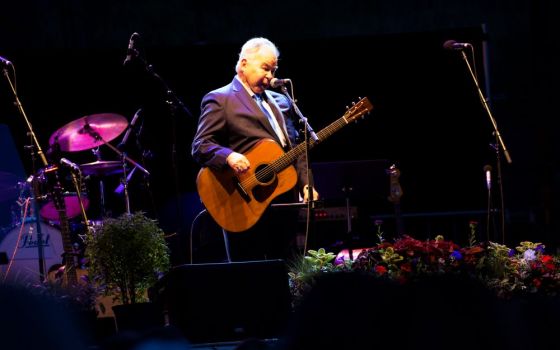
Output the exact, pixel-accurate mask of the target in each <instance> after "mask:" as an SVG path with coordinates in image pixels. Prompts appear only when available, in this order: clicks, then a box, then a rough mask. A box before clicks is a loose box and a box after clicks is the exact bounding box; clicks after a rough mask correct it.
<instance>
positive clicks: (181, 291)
mask: <svg viewBox="0 0 560 350" xmlns="http://www.w3.org/2000/svg"><path fill="white" fill-rule="evenodd" d="M151 297H152V300H153V302H154V303H156V304H157V305H158V306H159V307H160V309H161V310H162V312H164V314H166V317H167V320H168V323H169V324H170V325H172V326H174V327H176V328H178V329H180V330H181V331H182V332H183V333H184V335H185V336H186V338H187V339H188V340H189V341H191V342H192V343H210V342H212V343H214V342H229V341H240V340H244V339H247V338H253V337H254V338H259V339H273V338H276V337H279V336H280V335H281V332H282V331H283V329H284V326H285V323H286V321H287V318H288V316H289V314H290V304H291V296H290V290H289V284H288V275H287V271H286V267H285V264H284V262H283V261H281V260H269V261H252V262H242V263H224V264H221V263H220V264H194V265H183V266H180V267H177V268H175V269H174V270H172V271H171V272H169V273H168V274H167V275H166V276H164V278H162V280H160V282H159V283H158V284H157V285H156V286H155V287H154V290H153V293H152V294H151Z"/></svg>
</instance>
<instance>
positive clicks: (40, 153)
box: [3, 68, 49, 167]
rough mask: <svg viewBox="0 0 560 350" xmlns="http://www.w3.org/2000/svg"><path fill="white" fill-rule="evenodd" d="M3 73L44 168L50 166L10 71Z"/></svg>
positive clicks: (5, 70) (6, 70) (5, 69)
mask: <svg viewBox="0 0 560 350" xmlns="http://www.w3.org/2000/svg"><path fill="white" fill-rule="evenodd" d="M3 72H4V76H5V77H6V79H7V80H8V83H9V84H10V89H11V90H12V93H13V94H14V98H15V102H16V106H17V109H18V110H19V112H20V114H21V115H22V116H23V119H24V120H25V123H26V124H27V128H28V129H29V135H30V136H31V139H32V140H33V143H34V144H35V147H37V154H38V155H39V157H40V158H41V162H42V163H43V166H44V167H46V166H47V165H48V164H49V163H48V162H47V157H45V153H43V149H42V148H41V145H40V144H39V141H38V140H37V136H35V132H34V131H33V126H31V122H29V119H28V118H27V115H26V114H25V111H24V110H23V106H22V104H21V101H20V100H19V97H18V95H17V92H16V89H15V87H14V84H12V80H11V79H10V75H9V74H8V69H7V68H4V69H3Z"/></svg>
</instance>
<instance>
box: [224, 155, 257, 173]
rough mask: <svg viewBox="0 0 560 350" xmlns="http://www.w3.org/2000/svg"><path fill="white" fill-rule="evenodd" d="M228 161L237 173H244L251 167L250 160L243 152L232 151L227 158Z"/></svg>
mask: <svg viewBox="0 0 560 350" xmlns="http://www.w3.org/2000/svg"><path fill="white" fill-rule="evenodd" d="M226 162H227V164H228V165H229V167H230V168H232V169H233V171H234V172H235V173H236V174H238V175H239V174H243V173H245V172H247V170H249V169H250V168H251V164H250V163H249V160H248V159H247V158H246V157H245V156H244V155H242V154H241V153H237V152H232V153H230V154H229V156H228V157H227V158H226Z"/></svg>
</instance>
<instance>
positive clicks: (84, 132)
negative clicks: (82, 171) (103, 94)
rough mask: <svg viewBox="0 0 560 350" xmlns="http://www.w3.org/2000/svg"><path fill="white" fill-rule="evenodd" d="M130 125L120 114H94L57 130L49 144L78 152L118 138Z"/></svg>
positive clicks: (66, 150) (62, 149) (65, 150)
mask: <svg viewBox="0 0 560 350" xmlns="http://www.w3.org/2000/svg"><path fill="white" fill-rule="evenodd" d="M127 127H128V120H126V118H125V117H123V116H122V115H119V114H112V113H102V114H92V115H87V116H85V117H82V118H79V119H76V120H74V121H71V122H70V123H68V124H66V125H64V126H63V127H62V128H60V129H58V130H57V131H55V132H54V133H53V134H52V135H51V137H50V139H49V144H50V145H51V146H53V145H54V144H56V143H58V144H59V145H60V150H61V151H64V152H78V151H83V150H87V149H91V148H95V147H97V146H100V145H103V143H104V142H110V141H112V140H114V139H115V138H117V137H118V136H119V135H120V134H121V133H122V132H123V131H124V130H125V129H126V128H127Z"/></svg>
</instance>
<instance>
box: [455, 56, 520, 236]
mask: <svg viewBox="0 0 560 350" xmlns="http://www.w3.org/2000/svg"><path fill="white" fill-rule="evenodd" d="M461 57H462V58H463V61H464V62H465V64H466V65H467V68H468V69H469V73H470V75H471V77H472V79H473V81H474V84H475V86H476V90H477V92H478V97H479V98H480V102H481V103H482V106H483V107H484V110H485V111H486V114H488V118H489V119H490V122H491V123H492V127H493V128H494V135H495V136H496V147H495V149H496V158H497V160H496V169H497V177H498V186H499V191H500V203H501V204H500V205H501V208H500V211H501V213H500V214H501V226H502V244H505V214H504V190H503V186H502V177H501V174H502V170H501V162H500V158H501V157H500V149H501V150H503V151H504V156H505V157H506V161H507V162H508V164H511V162H512V160H511V156H510V155H509V151H508V150H507V148H506V145H505V143H504V140H503V139H502V135H501V134H500V130H498V124H497V123H496V119H494V116H493V115H492V112H491V111H490V107H489V106H488V99H487V98H486V97H485V96H484V94H483V93H482V90H481V89H480V84H479V83H478V79H477V78H476V75H475V74H474V71H473V69H472V67H471V64H470V63H469V60H468V58H467V55H466V54H465V51H464V50H461Z"/></svg>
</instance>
